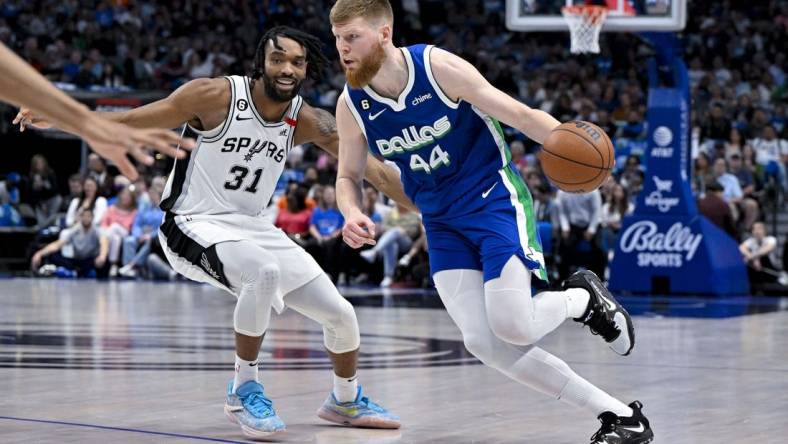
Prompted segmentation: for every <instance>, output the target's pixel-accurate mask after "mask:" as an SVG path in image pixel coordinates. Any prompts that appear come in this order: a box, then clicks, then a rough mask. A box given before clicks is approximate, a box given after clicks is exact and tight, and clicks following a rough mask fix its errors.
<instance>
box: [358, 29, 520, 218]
mask: <svg viewBox="0 0 788 444" xmlns="http://www.w3.org/2000/svg"><path fill="white" fill-rule="evenodd" d="M432 49H433V46H431V45H414V46H409V47H406V48H400V50H402V52H403V55H404V56H405V60H406V62H407V66H408V83H407V85H406V86H405V89H404V90H403V91H402V92H401V94H400V96H399V97H398V99H397V100H392V99H389V98H387V97H381V96H380V95H379V94H377V93H376V92H375V91H374V90H373V89H372V88H371V87H369V86H367V87H365V88H363V89H354V88H350V87H349V86H347V85H346V86H345V96H346V97H347V99H348V100H347V102H348V106H349V108H350V110H351V112H352V114H353V116H354V118H355V119H356V121H357V123H358V125H359V127H360V128H361V129H362V131H363V132H364V135H365V136H366V139H367V143H368V145H369V149H370V150H371V152H372V153H373V154H376V155H381V156H382V157H383V158H384V159H386V160H390V161H393V162H394V163H396V165H397V166H398V167H399V169H400V171H401V173H402V183H403V185H404V188H405V192H406V193H407V195H408V197H410V199H411V200H412V201H413V202H414V203H415V204H416V205H417V206H418V207H419V209H420V210H421V212H422V214H423V215H424V216H425V217H429V216H433V217H451V215H453V214H454V215H457V214H464V213H467V212H469V211H474V210H476V209H477V208H478V206H479V204H480V202H478V199H470V198H469V196H474V197H477V195H478V194H479V193H482V192H483V191H484V189H486V187H489V186H490V185H491V184H493V183H494V181H495V180H496V178H497V176H498V171H499V170H501V169H502V168H504V167H506V166H507V165H508V164H509V161H510V158H511V156H510V154H509V149H508V147H507V145H506V142H505V141H504V137H503V132H502V130H501V127H500V125H499V124H498V122H497V121H496V120H495V119H493V118H492V117H490V116H488V115H486V114H485V113H484V112H482V111H481V110H479V109H477V108H476V107H474V106H472V105H471V104H469V103H467V102H464V101H459V102H453V101H452V100H451V99H449V98H448V97H447V96H446V95H445V94H444V93H443V91H442V90H441V89H440V86H438V84H437V82H436V81H435V78H434V77H433V75H432V71H431V68H430V52H431V51H432Z"/></svg>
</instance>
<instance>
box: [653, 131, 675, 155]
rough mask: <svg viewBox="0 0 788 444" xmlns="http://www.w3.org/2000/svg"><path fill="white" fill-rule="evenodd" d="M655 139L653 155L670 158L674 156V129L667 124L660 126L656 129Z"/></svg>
mask: <svg viewBox="0 0 788 444" xmlns="http://www.w3.org/2000/svg"><path fill="white" fill-rule="evenodd" d="M653 140H654V143H655V144H656V146H654V147H653V148H652V149H651V156H652V157H660V158H669V157H673V147H672V146H670V144H671V142H673V131H671V130H670V128H668V127H667V126H660V127H657V129H655V130H654V135H653Z"/></svg>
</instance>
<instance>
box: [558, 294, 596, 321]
mask: <svg viewBox="0 0 788 444" xmlns="http://www.w3.org/2000/svg"><path fill="white" fill-rule="evenodd" d="M564 295H566V311H567V313H568V314H569V317H570V318H579V317H580V316H583V314H585V312H586V309H587V308H588V302H589V301H590V300H591V295H590V294H588V290H586V289H585V288H577V287H575V288H568V289H566V290H564Z"/></svg>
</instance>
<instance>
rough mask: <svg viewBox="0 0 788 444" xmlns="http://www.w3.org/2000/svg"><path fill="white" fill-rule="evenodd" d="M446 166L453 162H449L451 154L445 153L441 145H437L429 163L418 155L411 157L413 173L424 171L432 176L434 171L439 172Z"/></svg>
mask: <svg viewBox="0 0 788 444" xmlns="http://www.w3.org/2000/svg"><path fill="white" fill-rule="evenodd" d="M444 165H446V166H449V165H451V160H449V153H447V152H446V151H443V149H441V146H440V145H435V148H433V149H432V153H430V162H429V163H427V161H426V160H424V158H422V157H421V156H419V155H418V154H413V155H411V156H410V169H412V170H413V171H423V172H425V173H427V174H431V173H432V171H433V170H437V169H438V168H440V167H442V166H444Z"/></svg>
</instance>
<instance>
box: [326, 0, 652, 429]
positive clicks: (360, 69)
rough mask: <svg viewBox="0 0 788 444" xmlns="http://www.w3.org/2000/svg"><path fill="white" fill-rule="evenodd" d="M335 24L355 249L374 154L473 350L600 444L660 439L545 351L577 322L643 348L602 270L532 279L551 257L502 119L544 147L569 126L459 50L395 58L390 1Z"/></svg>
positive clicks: (420, 48)
mask: <svg viewBox="0 0 788 444" xmlns="http://www.w3.org/2000/svg"><path fill="white" fill-rule="evenodd" d="M330 18H331V25H332V32H333V33H334V36H335V38H336V47H337V50H338V52H339V57H340V58H341V62H342V65H343V67H344V69H345V75H346V78H347V85H346V87H345V90H344V91H343V93H342V94H341V96H340V98H339V100H338V103H337V112H336V117H337V125H338V130H339V139H340V142H339V173H338V176H337V183H336V189H337V198H338V203H339V207H340V210H341V211H342V213H343V215H344V217H345V221H346V224H345V227H344V228H343V236H344V238H345V241H346V242H347V243H348V244H349V245H350V246H351V247H355V248H358V247H360V246H362V245H364V244H374V230H375V224H374V223H373V222H372V221H371V220H370V219H369V218H368V217H367V216H365V215H364V213H363V212H362V211H361V181H362V178H363V177H364V171H365V167H366V162H367V149H369V150H370V151H372V153H374V154H377V155H380V156H382V157H383V158H385V159H387V160H390V161H392V162H394V163H396V164H397V166H398V167H399V169H400V171H401V180H402V183H403V184H404V187H405V192H406V193H407V194H408V196H409V197H410V198H411V200H413V201H414V202H415V203H416V206H417V207H418V208H419V209H420V210H421V212H422V215H423V222H424V227H425V228H426V232H427V241H428V244H429V256H430V266H431V269H432V273H433V279H434V281H435V286H436V287H437V289H438V293H439V294H440V297H441V300H442V301H443V303H444V305H445V306H446V309H447V311H448V312H449V315H450V316H451V318H452V319H453V320H454V322H455V323H456V324H457V325H458V327H459V328H460V330H461V331H462V335H463V340H464V342H465V346H466V348H468V350H469V351H470V352H471V353H473V354H474V355H475V356H476V357H477V358H479V359H480V360H481V361H482V362H484V363H485V364H487V365H489V366H491V367H493V368H496V369H498V370H499V371H501V372H502V373H504V374H505V375H506V376H509V377H510V378H512V379H514V380H516V381H518V382H520V383H522V384H525V385H527V386H529V387H532V388H533V389H536V390H538V391H540V392H542V393H545V394H547V395H549V396H553V397H555V398H558V399H561V400H563V401H564V402H566V403H568V404H571V405H574V406H577V407H580V408H583V409H585V410H586V411H588V412H589V413H592V414H593V415H595V416H597V417H598V418H599V419H600V421H601V422H602V427H601V429H600V430H599V431H598V432H597V433H595V434H594V436H593V437H592V442H594V443H611V444H613V443H615V444H619V443H628V444H635V443H638V444H639V443H646V442H650V441H651V440H652V439H653V433H652V431H651V429H650V427H649V422H648V420H647V419H646V418H645V417H644V416H643V414H642V412H641V404H640V403H639V402H638V401H635V402H633V403H631V404H629V405H626V404H624V403H622V402H621V401H619V400H617V399H615V398H613V397H611V396H610V395H608V394H607V393H605V392H604V391H602V390H600V389H599V388H597V387H595V386H593V385H592V384H591V383H589V382H588V381H586V380H585V379H583V378H581V377H580V376H579V375H577V374H576V373H575V372H573V371H572V370H571V369H570V368H569V366H568V365H567V364H566V363H565V362H563V361H562V360H560V359H559V358H557V357H555V356H553V355H551V354H549V353H547V352H546V351H544V350H542V349H541V348H538V347H536V346H535V345H534V344H535V343H536V342H538V341H539V339H541V338H542V337H543V336H544V335H546V334H547V333H549V332H551V331H553V330H554V329H555V328H557V327H558V326H559V325H560V324H561V323H563V322H564V321H565V320H566V319H569V318H573V319H574V320H575V321H578V322H582V323H583V324H585V325H588V326H589V327H590V329H591V332H592V333H594V334H599V335H601V336H602V337H603V338H604V339H605V340H606V341H607V342H608V343H610V347H611V348H612V349H613V350H614V351H616V352H617V353H619V354H621V355H627V354H629V352H630V351H631V350H632V347H633V346H634V330H633V326H632V321H631V319H630V317H629V315H628V314H627V312H626V311H625V310H624V309H623V307H621V306H620V305H619V304H618V303H617V302H616V301H615V299H614V298H613V296H612V295H611V294H610V293H609V292H608V291H607V289H606V288H605V287H604V286H603V284H602V282H601V281H600V280H599V278H598V277H597V276H596V275H594V274H593V273H591V272H588V271H581V272H578V273H576V274H575V275H573V276H571V277H570V278H569V279H568V280H567V281H566V282H565V283H564V289H563V291H551V292H542V293H539V294H538V295H536V296H535V297H533V298H532V295H531V276H532V275H534V276H536V277H537V278H539V279H546V273H545V268H544V258H543V255H542V251H541V246H540V242H539V239H538V235H537V232H536V229H535V220H534V217H533V214H532V212H533V209H532V202H531V196H530V194H529V192H528V189H527V188H526V186H525V184H524V182H523V180H522V178H521V177H520V175H519V174H518V172H517V169H516V168H514V167H513V166H512V164H511V163H510V154H509V150H508V147H507V145H506V143H505V141H504V136H503V133H502V131H501V128H500V126H499V123H498V122H499V121H501V122H504V123H506V124H507V125H510V126H512V127H514V128H516V129H518V130H520V131H522V132H523V133H524V134H526V135H527V136H529V137H531V138H532V139H534V140H536V141H538V142H542V141H543V140H544V139H545V138H546V137H547V136H548V134H549V133H550V131H551V130H552V129H553V128H554V127H556V126H557V125H559V122H558V121H556V120H555V119H554V118H553V117H551V116H550V115H548V114H547V113H544V112H542V111H539V110H534V109H531V108H529V107H527V106H525V105H523V104H521V103H519V102H518V101H516V100H514V99H512V98H511V97H509V96H507V95H506V94H504V93H502V92H501V91H499V90H498V89H496V88H495V87H493V86H492V85H490V83H488V82H487V81H486V80H485V79H484V77H482V75H481V74H480V73H479V72H478V71H477V70H476V68H475V67H474V66H473V65H471V64H470V63H468V62H466V61H465V60H463V59H461V58H459V57H457V56H455V55H453V54H451V53H449V52H446V51H444V50H441V49H438V48H434V47H432V46H428V45H414V46H410V47H404V48H397V47H395V46H394V45H393V43H392V23H393V14H392V11H391V6H390V4H389V2H388V0H338V1H337V2H336V4H335V5H334V6H333V8H332V9H331V15H330Z"/></svg>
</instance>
